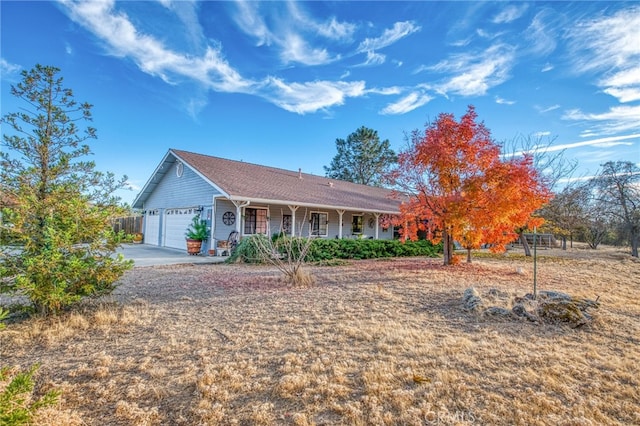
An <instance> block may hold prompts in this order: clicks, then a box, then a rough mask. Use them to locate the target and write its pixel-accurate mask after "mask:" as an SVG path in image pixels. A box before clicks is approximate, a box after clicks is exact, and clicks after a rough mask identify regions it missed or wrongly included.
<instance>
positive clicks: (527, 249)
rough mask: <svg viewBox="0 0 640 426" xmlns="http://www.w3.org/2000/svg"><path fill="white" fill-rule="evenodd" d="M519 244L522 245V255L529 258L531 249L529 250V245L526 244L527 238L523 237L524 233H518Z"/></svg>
mask: <svg viewBox="0 0 640 426" xmlns="http://www.w3.org/2000/svg"><path fill="white" fill-rule="evenodd" d="M519 236H520V244H522V249H523V250H524V255H525V256H527V257H531V249H530V248H529V243H528V242H527V237H525V235H524V231H522V232H520V234H519Z"/></svg>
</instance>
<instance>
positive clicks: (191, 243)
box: [185, 215, 209, 255]
mask: <svg viewBox="0 0 640 426" xmlns="http://www.w3.org/2000/svg"><path fill="white" fill-rule="evenodd" d="M185 236H186V237H187V253H189V254H190V255H197V254H198V253H200V250H201V249H202V242H203V241H205V240H206V239H207V238H208V237H209V230H208V229H207V221H206V220H202V219H200V215H195V216H194V217H193V220H192V221H191V225H189V227H188V228H187V232H186V233H185Z"/></svg>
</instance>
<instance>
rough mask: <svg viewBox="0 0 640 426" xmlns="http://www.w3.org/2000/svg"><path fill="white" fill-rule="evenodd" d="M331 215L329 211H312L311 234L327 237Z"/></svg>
mask: <svg viewBox="0 0 640 426" xmlns="http://www.w3.org/2000/svg"><path fill="white" fill-rule="evenodd" d="M328 225H329V215H328V214H327V213H320V212H311V235H317V236H320V237H326V236H327V234H328V231H329V229H328V228H329V226H328Z"/></svg>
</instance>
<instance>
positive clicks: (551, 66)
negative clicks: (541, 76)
mask: <svg viewBox="0 0 640 426" xmlns="http://www.w3.org/2000/svg"><path fill="white" fill-rule="evenodd" d="M554 68H555V67H554V66H553V65H552V64H550V63H548V62H547V63H546V64H544V66H543V67H542V69H541V70H540V72H549V71H551V70H552V69H554Z"/></svg>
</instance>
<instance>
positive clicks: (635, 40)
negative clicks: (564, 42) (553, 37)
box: [568, 5, 640, 103]
mask: <svg viewBox="0 0 640 426" xmlns="http://www.w3.org/2000/svg"><path fill="white" fill-rule="evenodd" d="M638 28H640V6H637V5H633V6H630V7H625V8H622V9H620V10H618V11H617V12H615V13H614V14H613V15H611V16H599V17H597V18H596V19H590V20H585V21H580V22H578V23H577V24H576V25H575V26H574V27H573V28H571V29H570V31H569V35H568V37H569V47H570V49H571V51H572V53H573V56H572V59H573V62H574V64H575V69H576V71H577V72H579V73H585V72H588V71H599V72H604V73H605V74H604V76H603V77H601V78H600V79H599V80H598V81H597V85H598V86H599V87H601V88H603V90H604V91H605V92H606V93H608V94H610V95H612V96H615V97H616V98H617V99H618V101H619V102H622V103H626V102H632V101H636V100H638V99H639V98H638V93H640V66H638V64H639V63H640V33H639V32H638Z"/></svg>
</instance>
